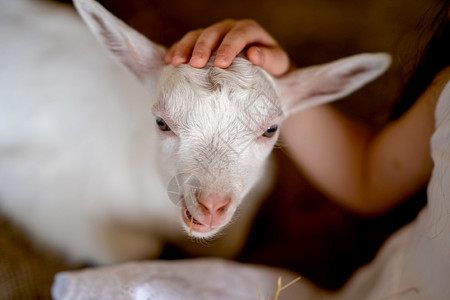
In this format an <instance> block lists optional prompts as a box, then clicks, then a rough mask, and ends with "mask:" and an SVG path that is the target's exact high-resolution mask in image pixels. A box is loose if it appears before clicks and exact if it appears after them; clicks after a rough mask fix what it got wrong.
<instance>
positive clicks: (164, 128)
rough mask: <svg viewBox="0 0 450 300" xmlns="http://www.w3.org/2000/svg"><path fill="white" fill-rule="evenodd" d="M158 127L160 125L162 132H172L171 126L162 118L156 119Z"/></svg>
mask: <svg viewBox="0 0 450 300" xmlns="http://www.w3.org/2000/svg"><path fill="white" fill-rule="evenodd" d="M156 125H158V128H159V130H161V131H170V130H171V129H170V127H169V125H167V123H166V121H164V120H163V119H161V118H156Z"/></svg>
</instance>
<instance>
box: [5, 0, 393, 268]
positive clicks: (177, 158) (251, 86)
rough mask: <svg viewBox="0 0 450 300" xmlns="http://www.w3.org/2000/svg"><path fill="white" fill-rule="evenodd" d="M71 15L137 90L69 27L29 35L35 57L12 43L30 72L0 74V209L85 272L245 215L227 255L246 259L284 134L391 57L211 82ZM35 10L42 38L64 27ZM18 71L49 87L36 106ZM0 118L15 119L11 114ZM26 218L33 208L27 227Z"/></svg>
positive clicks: (103, 17) (105, 20)
mask: <svg viewBox="0 0 450 300" xmlns="http://www.w3.org/2000/svg"><path fill="white" fill-rule="evenodd" d="M19 1H20V0H19ZM19 1H17V2H19ZM74 3H75V6H76V8H77V10H78V12H79V13H80V15H81V16H82V17H83V19H84V21H85V22H86V23H87V25H88V26H89V28H90V29H91V31H92V32H93V33H94V35H95V36H96V37H97V39H98V40H99V41H100V42H101V44H103V45H104V46H105V48H106V49H107V50H109V53H110V54H111V55H112V57H113V58H114V59H115V60H116V61H118V62H119V64H120V65H122V66H125V68H126V69H127V70H128V71H130V72H131V73H132V74H133V75H134V78H135V79H137V81H138V82H139V83H140V85H138V84H136V83H135V82H133V81H132V80H131V79H130V78H131V76H129V75H128V74H126V73H125V72H123V70H120V69H117V68H116V66H115V64H114V63H112V62H111V61H110V60H108V59H107V58H105V57H104V55H103V53H102V52H101V51H100V50H98V49H97V45H96V44H95V43H91V41H90V40H89V37H88V36H87V35H86V34H85V31H84V29H83V26H81V25H80V24H79V22H78V21H77V20H75V19H73V18H72V17H67V15H63V16H64V17H63V18H62V19H58V20H57V21H58V23H55V24H58V26H63V24H66V23H67V26H65V28H66V29H65V31H63V30H62V31H61V32H60V34H59V35H56V34H55V32H52V33H51V34H47V32H48V29H49V27H51V26H49V23H48V24H47V23H45V26H44V25H43V26H42V28H39V30H38V29H36V28H35V29H34V30H36V32H33V29H29V28H28V29H26V30H23V35H24V36H27V37H29V38H30V39H33V38H38V39H39V41H40V42H41V43H39V44H37V43H32V42H30V44H31V45H33V46H34V45H38V46H35V47H36V48H30V47H29V48H27V47H21V48H20V49H22V50H21V52H18V51H17V49H18V48H17V47H15V46H14V45H16V44H17V45H19V44H20V43H22V44H26V43H27V41H26V39H24V38H23V36H18V35H17V34H16V35H14V36H13V35H11V36H10V37H9V38H10V40H7V41H5V45H7V46H5V47H6V49H7V51H6V53H11V57H14V58H15V59H16V58H17V57H18V58H17V59H20V60H23V61H26V62H27V63H26V64H23V66H22V65H20V64H16V65H15V67H14V68H15V69H13V68H11V70H15V71H13V72H10V73H9V74H6V73H4V74H3V73H2V70H0V76H1V78H5V80H6V79H7V80H8V82H9V83H10V85H9V86H8V88H6V89H1V90H2V91H0V93H2V95H1V96H2V100H1V101H0V125H2V126H3V128H5V130H4V131H1V130H2V126H0V154H1V155H0V205H1V207H2V210H3V211H4V212H5V213H6V214H7V215H8V216H10V217H11V218H12V219H13V220H14V221H15V222H16V223H17V224H19V225H20V226H22V227H23V228H24V229H25V230H27V231H28V232H30V233H31V235H33V236H34V237H35V238H36V239H37V240H39V241H41V243H44V244H47V245H49V246H51V247H53V248H55V249H57V250H59V251H61V252H62V253H64V254H66V255H67V257H69V258H71V259H73V260H78V261H88V262H94V263H109V262H116V261H124V260H128V259H136V258H140V257H149V256H155V257H156V256H157V255H158V254H159V252H160V251H161V247H162V245H163V243H164V242H166V241H171V242H173V243H177V242H179V243H182V244H183V245H186V244H187V243H189V240H188V239H186V238H185V237H184V236H185V234H184V236H183V232H182V231H181V230H179V228H178V225H175V224H177V223H178V222H177V219H181V224H182V226H183V228H184V230H185V231H186V232H189V231H190V230H192V235H193V236H194V237H196V238H209V237H212V236H214V235H217V233H218V232H219V231H220V230H221V229H223V228H224V227H226V226H227V225H229V224H230V222H231V220H232V218H233V216H234V215H235V212H236V210H237V209H238V207H239V209H240V210H241V211H240V213H239V216H238V218H237V220H235V221H233V222H231V223H233V224H232V230H234V232H233V234H230V235H229V236H231V238H232V240H233V242H230V241H227V242H224V244H225V246H224V247H220V249H219V250H220V251H221V253H222V254H223V253H226V252H228V251H230V253H233V251H237V250H238V249H239V245H241V243H242V241H243V239H244V238H245V236H246V232H247V230H248V227H249V224H250V223H251V218H252V216H253V214H254V211H255V210H256V207H257V206H258V201H260V199H261V198H262V194H263V193H264V192H265V191H266V190H267V188H268V183H267V179H270V178H271V174H270V171H269V170H268V169H267V165H268V159H267V158H268V156H269V155H270V152H271V151H272V149H273V146H274V144H275V143H276V141H277V138H278V128H279V126H280V125H281V123H282V121H283V120H284V119H285V118H286V117H287V116H288V115H289V114H292V113H295V112H296V111H298V110H301V109H305V108H307V107H309V106H313V105H318V104H322V103H326V102H330V101H333V100H336V99H339V98H342V97H344V96H346V95H348V94H350V93H351V92H353V91H354V90H356V89H358V88H359V87H361V86H363V85H364V84H366V83H367V82H369V81H371V80H373V79H374V78H376V77H378V76H379V75H380V74H382V73H383V72H384V71H385V70H386V68H387V67H388V65H389V63H390V58H389V56H388V55H386V54H382V53H379V54H360V55H356V56H353V57H349V58H345V59H341V60H338V61H335V62H332V63H328V64H324V65H320V66H314V67H310V68H305V69H298V70H295V71H293V72H291V73H289V74H288V75H286V76H284V77H282V78H273V77H271V76H270V75H269V74H268V73H267V72H265V71H264V70H263V69H261V68H259V67H257V66H254V65H252V64H251V63H250V62H249V61H247V60H246V59H245V58H244V57H243V56H239V57H237V58H236V59H235V61H234V62H233V64H232V65H231V66H230V67H229V68H227V69H220V68H216V67H214V66H213V65H212V63H211V61H210V62H209V63H208V65H207V66H206V67H205V68H202V69H196V68H193V67H191V66H189V65H182V66H180V67H174V66H172V65H165V64H164V60H163V57H164V54H165V52H166V50H165V48H163V47H161V46H159V45H156V44H155V43H153V42H151V41H149V40H148V39H147V38H145V37H144V36H142V35H141V34H139V33H138V32H136V31H135V30H133V29H132V28H130V27H129V26H127V25H126V24H125V23H123V22H122V21H120V20H119V19H117V18H116V17H114V16H113V15H111V14H110V13H109V12H108V11H106V10H105V9H104V8H103V7H102V6H100V5H99V4H98V3H97V2H95V1H93V0H75V1H74ZM11 5H12V6H14V5H13V4H11ZM27 5H28V6H30V7H31V6H32V5H34V6H33V8H34V11H36V10H38V13H34V14H33V16H34V17H36V16H41V18H42V19H41V21H40V22H41V23H42V24H44V22H47V21H48V20H49V19H51V18H55V19H57V18H58V14H50V13H48V12H49V11H50V10H43V11H39V7H40V6H44V5H48V6H49V7H50V6H51V5H55V4H50V3H46V4H44V3H35V4H31V3H28V4H27ZM18 6H20V5H18ZM22 10H23V9H22ZM9 13H10V12H9ZM20 13H22V11H20ZM17 16H18V17H19V16H20V14H19V12H17ZM46 17H48V18H49V19H47V18H46ZM0 19H2V18H0ZM0 22H1V21H0ZM40 22H38V23H37V24H41V23H40ZM0 25H1V23H0ZM69 25H70V26H69ZM36 26H37V27H39V26H38V25H36ZM0 27H1V26H0ZM69 29H70V30H69ZM71 34H72V36H71ZM75 40H79V41H81V40H82V41H83V42H79V43H78V44H77V43H76V42H75ZM17 41H20V43H19V42H17ZM42 41H44V42H42ZM45 41H47V42H48V43H45ZM52 43H54V44H52ZM71 43H72V45H73V46H68V45H70V44H71ZM22 44H20V45H22ZM39 45H40V46H39ZM48 45H55V46H56V47H60V49H61V51H60V53H63V55H60V56H57V57H56V58H54V59H53V60H48V61H46V62H45V63H42V62H41V61H42V60H40V58H39V56H38V55H36V54H40V53H46V49H44V48H45V47H48ZM8 47H10V48H8ZM39 47H41V48H43V49H41V48H39ZM27 49H28V50H27ZM29 49H33V51H32V52H33V53H31V51H30V50H29ZM9 50H10V52H8V51H9ZM30 57H31V58H30ZM5 61H6V60H5ZM80 62H83V63H80ZM11 64H14V61H12V62H11ZM42 69H44V71H45V72H38V71H39V70H42ZM22 70H23V72H24V74H25V73H26V72H30V73H31V72H32V71H33V70H36V74H39V75H36V74H35V75H36V76H31V75H30V79H29V80H30V82H33V80H38V79H39V81H40V82H44V83H45V84H40V85H37V84H36V85H34V88H35V89H34V90H33V92H32V93H31V92H30V94H27V93H28V91H26V90H20V85H18V84H17V83H16V81H19V80H16V79H15V77H14V76H15V74H18V77H20V76H22V77H21V78H22V80H23V79H24V78H25V79H27V78H28V77H26V76H25V77H23V74H22V73H20V72H21V71H22ZM62 71H63V72H62ZM72 74H76V75H74V76H71V75H72ZM50 80H52V81H51V82H52V83H50ZM94 82H95V84H94ZM51 84H53V85H55V86H57V88H51V87H50V86H49V85H51ZM15 87H17V88H16V89H15ZM36 103H39V105H38V106H36ZM41 106H42V108H40V107H41ZM4 107H8V108H10V109H11V113H10V114H5V113H2V108H4ZM30 107H34V108H36V109H35V110H30V109H29V108H30ZM23 120H27V121H25V122H24V121H23ZM44 120H45V122H44ZM16 128H18V130H16V133H15V134H13V133H12V132H14V130H15V129H16ZM49 129H50V133H49ZM2 132H3V136H2ZM31 137H33V138H31ZM35 137H45V138H40V139H36V138H35ZM11 149H15V150H14V151H11ZM49 153H52V155H49ZM269 181H270V180H269ZM18 187H25V188H22V189H19V188H18ZM242 202H245V203H246V204H245V205H240V204H241V203H242ZM27 207H34V211H33V214H32V215H30V214H28V212H27V211H26V208H27ZM224 238H226V236H224ZM221 245H223V244H221Z"/></svg>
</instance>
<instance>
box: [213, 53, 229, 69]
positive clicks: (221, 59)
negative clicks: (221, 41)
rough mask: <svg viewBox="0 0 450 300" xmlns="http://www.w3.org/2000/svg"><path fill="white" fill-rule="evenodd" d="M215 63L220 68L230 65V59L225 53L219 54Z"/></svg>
mask: <svg viewBox="0 0 450 300" xmlns="http://www.w3.org/2000/svg"><path fill="white" fill-rule="evenodd" d="M214 65H215V66H216V67H219V68H226V67H228V66H229V63H228V59H227V57H226V56H225V55H218V56H216V58H215V59H214Z"/></svg>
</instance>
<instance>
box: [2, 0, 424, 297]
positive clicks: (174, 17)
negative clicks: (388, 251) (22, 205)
mask: <svg viewBox="0 0 450 300" xmlns="http://www.w3.org/2000/svg"><path fill="white" fill-rule="evenodd" d="M65 2H69V1H65ZM99 2H101V3H102V4H103V5H104V6H105V7H106V8H108V9H109V10H110V11H111V12H113V13H114V14H115V15H117V16H119V17H120V18H122V19H123V20H124V21H125V22H127V23H128V24H130V25H131V26H132V27H134V28H136V29H137V30H139V31H140V32H142V33H143V34H145V35H146V36H147V37H149V38H150V39H152V40H153V41H155V42H157V43H160V44H162V45H165V46H167V47H168V46H170V45H171V44H172V43H173V42H175V41H176V40H178V39H180V38H181V37H182V36H183V35H184V34H185V33H186V32H187V31H189V30H191V29H197V28H201V27H206V26H208V25H210V24H212V23H214V22H217V21H220V20H222V19H225V18H236V19H241V18H253V19H255V20H257V21H258V22H259V23H260V24H261V25H262V26H263V27H264V28H266V29H267V31H268V32H270V33H271V34H272V35H273V36H274V37H275V39H276V40H278V41H279V43H280V44H281V45H282V46H283V47H284V49H285V50H286V51H287V52H288V53H289V55H290V57H291V59H292V61H294V62H295V63H296V64H297V65H298V66H307V65H311V64H318V63H324V62H327V61H331V60H334V59H337V58H340V57H343V56H348V55H352V54H356V53H360V52H377V51H384V52H389V53H390V54H391V55H393V66H392V68H391V69H390V70H389V71H388V72H387V73H386V75H384V76H383V77H382V78H380V79H377V80H376V81H375V82H373V83H371V84H369V85H368V86H367V87H365V88H363V89H362V90H361V91H358V92H357V93H355V94H354V95H352V96H350V97H348V98H347V99H345V100H342V101H340V102H338V103H336V104H334V105H335V106H336V107H337V108H338V109H340V110H341V111H342V112H344V113H345V114H347V115H349V116H351V117H352V118H355V119H357V120H360V121H361V122H364V123H366V124H368V126H370V127H372V128H373V129H374V130H379V129H380V128H382V127H383V126H384V125H385V124H386V123H387V122H388V121H389V119H390V114H391V111H392V109H393V108H394V106H395V105H396V104H397V102H398V99H399V96H400V93H401V90H402V87H403V85H404V83H405V81H406V80H407V79H408V72H409V71H410V68H411V66H412V64H413V62H414V56H415V54H416V52H417V51H418V50H419V49H420V47H421V44H420V42H419V41H420V40H423V34H424V33H422V32H421V30H420V26H417V25H418V24H419V23H420V22H421V21H422V17H423V16H424V15H426V14H427V12H428V11H429V10H430V7H431V6H432V1H429V0H396V1H389V0H340V1H335V0H297V1H296V0H278V1H268V0H259V1H251V0H247V1H245V0H244V1H243V0H233V1H221V2H219V1H206V0H189V1H185V0H184V1H183V0H172V1H167V0H129V1H120V0H102V1H99ZM68 5H70V3H69V4H68ZM419 36H421V37H422V39H417V38H418V37H419ZM274 156H275V160H276V162H277V166H278V167H277V177H278V181H277V184H276V187H275V190H274V192H273V193H272V194H271V195H270V196H269V197H268V199H267V201H266V202H265V204H264V205H263V206H262V208H261V210H260V212H259V214H258V217H257V219H256V221H255V223H254V225H253V229H252V232H251V235H250V237H249V242H248V245H247V246H246V248H245V249H244V250H243V252H242V253H241V255H240V257H239V260H240V261H245V262H253V263H263V264H269V265H274V266H279V267H285V268H288V269H291V270H294V271H297V272H299V273H301V274H302V275H303V276H305V277H307V278H309V279H310V280H312V281H313V282H314V283H315V284H317V285H318V286H320V287H322V288H325V289H331V290H333V289H338V288H339V287H340V286H342V284H343V283H345V281H346V280H347V279H348V277H349V276H350V275H351V274H352V273H353V272H354V270H355V269H356V268H357V267H359V266H361V265H363V264H365V263H367V262H369V261H370V260H371V259H372V258H373V257H374V255H375V253H376V251H377V250H378V248H379V247H380V245H382V243H383V242H384V241H385V239H386V238H387V237H388V236H389V234H391V233H392V232H393V231H395V230H396V229H398V228H399V227H401V226H402V225H404V224H406V223H407V222H409V221H411V220H412V219H413V218H414V216H415V215H416V214H417V212H418V210H419V209H420V208H421V207H422V206H423V205H424V203H425V201H426V200H425V193H424V191H422V192H420V193H419V194H418V195H416V196H415V197H413V198H412V199H411V200H410V201H408V202H407V203H405V204H404V205H402V206H401V207H399V208H398V209H396V210H394V211H393V212H391V213H388V214H387V215H385V216H379V217H367V216H366V217H364V216H359V215H356V214H354V213H352V212H349V211H346V210H345V209H343V208H340V207H339V206H337V205H335V204H333V202H331V201H330V200H329V199H327V198H326V197H325V196H324V195H323V194H322V193H320V191H318V190H316V189H315V188H314V186H312V185H311V184H310V183H309V182H308V180H307V179H306V178H305V177H304V176H303V174H302V173H301V171H299V170H297V169H296V168H295V167H294V166H293V164H292V162H291V161H290V158H289V156H288V154H287V153H286V151H284V150H283V149H282V148H279V149H276V150H275V155H274ZM0 230H1V236H2V238H0V250H1V252H3V254H2V255H3V256H4V258H5V259H6V260H8V263H7V264H6V266H2V267H1V268H3V270H1V272H3V273H10V274H11V276H12V277H11V278H12V281H11V282H12V283H11V284H17V287H18V289H19V290H20V286H24V285H30V283H26V281H30V282H32V284H34V285H35V287H33V288H30V287H29V286H28V287H27V289H26V291H25V288H24V291H23V293H22V294H20V293H19V294H18V295H34V296H33V298H34V299H36V298H45V297H46V296H45V295H47V294H48V290H49V287H50V284H51V282H52V278H53V274H54V273H55V272H56V271H58V270H63V269H67V268H72V267H74V266H70V265H68V264H66V263H65V262H64V261H62V260H58V259H57V258H55V256H53V255H51V254H48V253H43V252H42V251H39V250H38V249H35V248H34V247H33V246H32V245H31V244H30V243H29V241H28V240H27V239H26V238H25V237H24V236H23V235H22V234H21V233H20V232H18V231H17V230H16V229H15V228H14V227H12V226H11V224H9V223H8V222H7V221H5V220H3V221H2V220H0ZM163 257H164V258H169V259H174V258H182V257H190V255H189V253H182V252H181V251H179V250H178V249H175V248H174V247H171V246H169V247H168V248H167V250H166V252H165V253H164V255H163ZM24 282H25V283H24ZM26 293H29V294H26Z"/></svg>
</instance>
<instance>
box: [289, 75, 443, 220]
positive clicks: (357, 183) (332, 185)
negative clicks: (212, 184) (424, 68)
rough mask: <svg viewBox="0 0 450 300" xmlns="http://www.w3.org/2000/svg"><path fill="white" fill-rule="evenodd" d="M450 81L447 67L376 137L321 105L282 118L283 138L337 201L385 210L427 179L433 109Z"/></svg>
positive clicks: (364, 209)
mask: <svg viewBox="0 0 450 300" xmlns="http://www.w3.org/2000/svg"><path fill="white" fill-rule="evenodd" d="M449 80H450V68H446V69H445V70H443V71H441V72H440V73H439V74H438V75H437V76H436V78H435V79H434V81H433V83H432V84H431V85H430V86H429V87H428V88H427V90H426V91H425V92H424V93H423V94H422V95H421V96H420V97H419V99H417V101H416V102H415V104H414V105H413V106H412V107H411V108H410V109H409V110H408V111H407V112H406V113H405V114H404V115H403V116H401V117H400V118H399V119H397V120H396V121H394V122H392V123H390V124H389V125H388V126H386V127H385V128H384V129H383V130H382V131H380V132H379V133H377V134H376V135H372V134H371V133H370V132H369V131H368V130H367V129H365V128H363V127H362V126H361V125H360V124H357V123H355V122H353V121H351V120H349V119H347V118H345V117H344V116H343V115H341V114H340V113H338V112H337V111H335V110H334V109H333V108H331V107H330V106H328V105H322V106H318V107H314V108H311V109H308V110H305V111H303V112H300V113H298V114H296V115H294V116H292V117H290V118H289V119H288V120H286V122H285V124H284V125H283V129H282V131H281V133H282V138H283V139H284V143H285V144H286V146H287V148H288V150H289V152H290V153H291V155H292V157H293V159H294V161H295V163H296V164H297V165H298V166H300V167H301V168H302V169H303V170H304V171H305V172H306V174H307V175H308V176H309V177H310V178H311V179H312V180H313V181H314V182H315V183H316V184H317V185H318V186H319V187H320V188H321V189H322V190H323V191H324V192H325V193H326V194H328V195H330V196H331V197H332V198H333V199H334V200H335V201H336V202H337V203H339V204H341V205H343V206H345V207H347V208H349V209H352V210H354V211H357V212H360V213H367V214H377V213H382V212H385V211H387V210H389V209H391V208H393V207H395V206H396V205H398V204H400V203H401V202H402V201H403V200H405V199H406V198H407V197H409V196H411V195H412V194H414V193H415V192H417V191H418V190H419V189H420V188H422V187H423V186H424V185H425V184H426V183H427V181H428V179H429V178H430V175H431V171H432V168H433V161H432V159H431V155H430V138H431V135H432V134H433V132H434V110H435V107H436V101H437V99H438V97H439V95H440V93H441V91H442V89H443V88H444V86H445V84H446V83H447V82H448V81H449Z"/></svg>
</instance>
